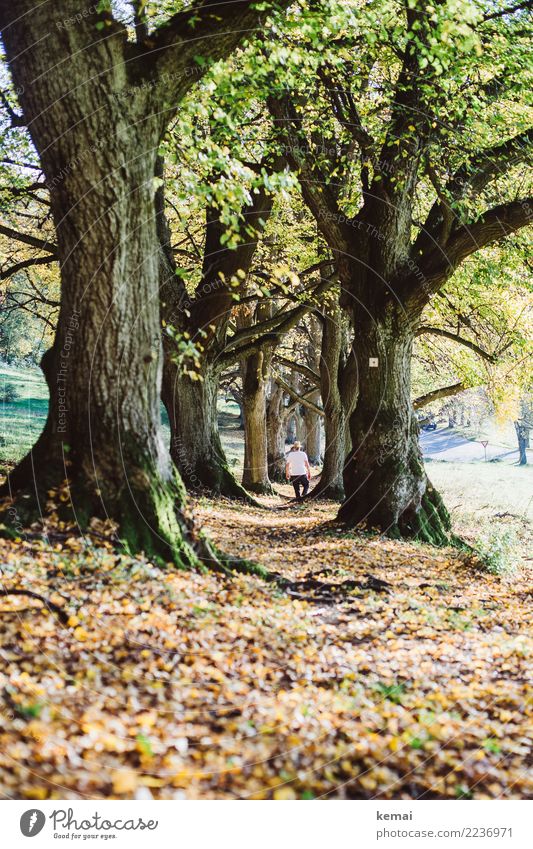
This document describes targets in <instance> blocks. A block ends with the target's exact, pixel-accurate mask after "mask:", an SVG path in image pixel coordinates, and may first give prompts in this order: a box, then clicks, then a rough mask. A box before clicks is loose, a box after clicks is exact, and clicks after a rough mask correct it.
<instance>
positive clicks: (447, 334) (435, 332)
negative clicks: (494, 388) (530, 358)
mask: <svg viewBox="0 0 533 849" xmlns="http://www.w3.org/2000/svg"><path fill="white" fill-rule="evenodd" d="M426 333H431V335H432V336H442V337H444V338H445V339H450V340H451V341H452V342H457V344H458V345H463V346H464V347H465V348H470V350H471V351H473V352H474V353H475V354H477V355H478V356H479V357H482V359H484V360H487V361H488V362H489V363H495V362H497V360H498V355H497V354H491V353H489V351H485V349H484V348H481V347H480V346H479V345H476V343H475V342H471V341H470V339H465V338H464V336H459V334H458V333H453V332H452V331H451V330H445V329H444V328H442V327H429V326H427V325H421V326H420V327H419V328H418V330H417V332H416V335H417V336H423V335H424V334H426Z"/></svg>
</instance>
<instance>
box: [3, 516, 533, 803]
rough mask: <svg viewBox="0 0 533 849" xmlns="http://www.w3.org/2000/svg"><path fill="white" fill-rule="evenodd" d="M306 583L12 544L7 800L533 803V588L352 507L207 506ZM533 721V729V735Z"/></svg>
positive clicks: (253, 551) (7, 561) (7, 566)
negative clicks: (45, 601)
mask: <svg viewBox="0 0 533 849" xmlns="http://www.w3.org/2000/svg"><path fill="white" fill-rule="evenodd" d="M198 511H199V513H200V515H201V517H202V518H203V520H204V522H205V525H206V528H207V529H208V531H209V533H210V534H211V536H212V537H213V538H214V539H215V540H216V542H217V543H218V544H219V545H220V546H221V547H222V548H225V549H226V550H228V551H231V552H232V553H238V554H241V555H244V556H246V557H253V558H255V559H257V560H259V561H261V562H262V563H264V564H266V565H267V566H269V568H271V569H273V570H276V571H278V572H280V573H281V574H283V575H284V576H286V577H287V578H290V579H291V580H292V582H293V584H292V585H291V588H290V591H289V592H287V591H282V590H281V589H280V588H279V586H277V585H276V584H272V583H271V584H267V583H264V582H262V581H260V580H258V579H256V578H252V577H239V576H237V577H235V578H231V579H228V578H226V577H221V576H220V575H215V574H213V573H206V574H188V573H176V572H174V571H173V570H172V569H170V568H169V569H158V568H155V567H154V566H153V565H151V564H149V563H146V562H145V561H143V560H142V558H141V559H139V558H137V559H134V558H126V557H117V556H116V555H115V554H114V553H113V551H112V550H110V549H108V550H106V549H93V548H90V549H84V548H83V546H80V545H79V543H77V542H76V540H71V541H69V542H68V543H66V544H65V545H64V546H56V547H55V549H54V551H50V550H46V549H44V548H40V547H39V545H37V544H36V543H35V542H32V543H28V542H27V543H24V542H20V543H18V544H14V543H8V542H6V541H2V540H0V562H1V563H2V587H3V588H4V589H6V588H7V589H9V588H18V589H20V588H24V587H26V588H30V589H31V590H32V591H34V592H37V593H39V594H40V595H42V596H43V597H45V598H49V599H50V600H51V601H53V602H54V604H56V605H59V606H61V607H63V608H64V610H65V614H66V618H67V620H68V621H67V623H66V624H65V623H64V621H62V620H64V619H65V617H62V619H59V618H58V616H57V615H56V612H55V611H54V610H53V609H52V610H51V611H47V610H46V609H43V607H42V605H41V603H40V602H39V601H38V600H36V599H35V598H27V597H23V596H6V597H4V598H2V599H0V630H1V633H0V637H1V644H2V649H1V659H2V666H1V667H0V693H1V694H2V718H3V722H2V730H1V732H0V792H1V793H3V795H4V796H5V797H8V798H9V797H12V798H32V799H34V798H36V799H42V798H63V799H65V798H85V797H90V798H95V797H96V798H106V797H108V798H124V799H131V798H141V799H142V798H149V797H150V796H153V797H155V798H165V799H168V798H183V797H186V798H193V799H194V798H260V799H263V798H272V797H274V798H276V799H285V798H286V799H292V798H294V799H306V798H315V797H325V798H402V799H409V798H440V799H447V798H458V797H459V798H464V797H466V798H471V797H473V798H485V799H486V798H500V797H503V798H520V797H524V796H526V795H527V794H531V791H532V789H533V788H532V787H531V783H528V776H527V772H526V762H527V757H528V756H529V754H530V743H531V741H530V739H529V738H528V730H529V729H530V727H531V725H530V719H531V718H530V717H529V720H528V717H527V715H526V713H525V711H526V710H527V707H526V706H527V695H528V687H527V680H528V673H529V672H530V669H528V666H527V657H528V651H529V653H530V652H531V648H532V640H531V636H530V635H529V634H528V628H529V621H530V607H529V605H528V596H527V585H526V576H525V575H524V574H521V575H517V576H515V577H514V578H513V580H512V581H507V582H503V581H500V580H498V579H496V578H494V577H491V576H486V575H479V574H478V573H475V572H474V571H473V570H472V569H471V568H470V567H467V566H465V565H464V564H463V563H462V562H460V561H459V560H458V559H457V556H456V555H455V554H454V553H453V552H451V551H438V552H437V551H435V550H432V549H429V548H425V547H422V546H417V545H410V544H402V543H397V542H391V541H385V540H380V539H370V538H364V537H360V536H355V535H353V534H352V535H346V534H345V533H344V532H342V531H341V530H340V529H339V528H338V527H336V526H335V525H334V524H333V523H332V522H331V519H332V517H333V516H334V506H333V505H322V506H320V507H317V506H314V507H311V506H304V507H296V508H290V509H286V510H272V511H267V510H259V509H255V510H250V509H245V510H243V508H242V506H240V505H236V504H231V503H223V502H209V501H205V500H203V501H202V502H201V503H200V504H199V505H198ZM528 723H529V724H528Z"/></svg>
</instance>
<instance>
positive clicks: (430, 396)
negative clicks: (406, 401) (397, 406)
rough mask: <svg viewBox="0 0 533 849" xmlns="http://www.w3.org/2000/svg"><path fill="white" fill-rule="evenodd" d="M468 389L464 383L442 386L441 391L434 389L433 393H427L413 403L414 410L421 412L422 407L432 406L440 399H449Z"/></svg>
mask: <svg viewBox="0 0 533 849" xmlns="http://www.w3.org/2000/svg"><path fill="white" fill-rule="evenodd" d="M466 388H467V387H466V386H465V384H464V383H452V384H451V385H450V386H441V387H440V389H433V390H432V391H431V392H426V394H425V395H419V397H418V398H415V400H414V401H413V408H414V409H415V410H420V409H421V408H422V407H425V406H427V404H431V402H432V401H438V400H439V398H448V397H449V396H450V395H458V394H459V392H463V390H465V389H466Z"/></svg>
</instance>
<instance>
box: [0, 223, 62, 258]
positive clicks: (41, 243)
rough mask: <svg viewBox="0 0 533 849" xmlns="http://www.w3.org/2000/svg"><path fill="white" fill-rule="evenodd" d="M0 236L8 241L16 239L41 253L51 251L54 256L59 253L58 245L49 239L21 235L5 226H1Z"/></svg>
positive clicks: (26, 234)
mask: <svg viewBox="0 0 533 849" xmlns="http://www.w3.org/2000/svg"><path fill="white" fill-rule="evenodd" d="M0 235H2V236H6V237H7V238H8V239H15V240H16V241H17V242H23V243H24V244H25V245H31V247H32V248H37V249H38V250H41V251H49V252H52V253H54V254H55V253H56V252H57V245H55V244H54V243H53V242H50V241H49V240H48V239H39V238H37V236H30V234H29V233H19V232H18V230H13V229H12V228H11V227H5V226H4V225H3V224H0Z"/></svg>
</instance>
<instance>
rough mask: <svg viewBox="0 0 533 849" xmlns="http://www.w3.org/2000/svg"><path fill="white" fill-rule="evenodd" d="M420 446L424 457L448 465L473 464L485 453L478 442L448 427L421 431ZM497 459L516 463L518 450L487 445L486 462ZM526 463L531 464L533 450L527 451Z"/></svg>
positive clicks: (481, 458) (482, 457)
mask: <svg viewBox="0 0 533 849" xmlns="http://www.w3.org/2000/svg"><path fill="white" fill-rule="evenodd" d="M420 445H421V447H422V453H423V454H424V457H427V458H430V459H432V460H447V461H448V462H450V463H473V462H475V461H476V460H484V459H485V452H484V450H483V446H482V445H481V443H480V442H474V441H473V440H471V439H466V438H465V437H464V436H462V435H461V434H460V433H457V431H455V430H453V429H450V428H448V427H444V428H439V429H437V430H433V431H430V432H429V433H428V432H426V431H422V433H421V434H420ZM496 457H497V458H498V460H500V461H501V462H502V463H518V448H516V449H513V450H511V449H509V448H505V447H504V446H503V445H493V444H489V445H487V460H494V459H495V458H496ZM528 462H529V463H532V462H533V450H532V449H530V450H529V451H528Z"/></svg>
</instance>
